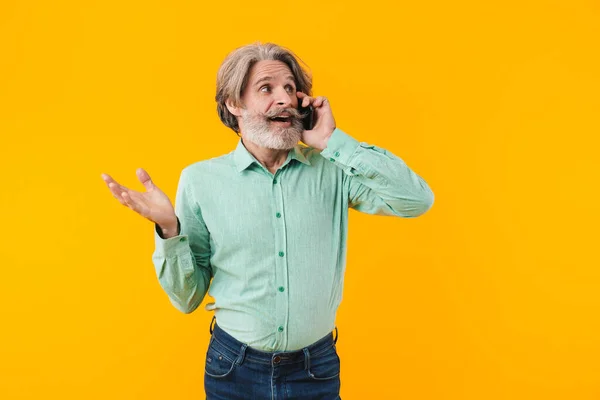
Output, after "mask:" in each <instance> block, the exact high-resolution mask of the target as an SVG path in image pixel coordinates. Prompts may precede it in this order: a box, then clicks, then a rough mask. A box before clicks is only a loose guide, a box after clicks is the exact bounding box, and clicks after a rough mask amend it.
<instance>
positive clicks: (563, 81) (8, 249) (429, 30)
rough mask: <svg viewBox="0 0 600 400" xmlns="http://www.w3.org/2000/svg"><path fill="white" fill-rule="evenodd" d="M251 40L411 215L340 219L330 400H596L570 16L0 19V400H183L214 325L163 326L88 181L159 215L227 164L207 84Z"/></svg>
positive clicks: (186, 321)
mask: <svg viewBox="0 0 600 400" xmlns="http://www.w3.org/2000/svg"><path fill="white" fill-rule="evenodd" d="M254 41H262V42H267V41H271V42H275V43H278V44H281V45H283V46H286V47H288V48H290V49H292V50H293V51H294V52H296V53H297V54H298V56H300V58H302V59H303V60H304V61H305V62H306V63H307V64H308V65H309V66H310V68H311V71H312V74H313V76H314V93H315V94H316V95H326V96H328V98H329V99H330V102H331V105H332V109H333V112H334V116H335V118H336V121H337V124H338V126H339V127H340V128H342V129H344V130H345V131H346V132H348V133H349V134H351V135H352V136H354V137H355V138H357V139H358V140H361V141H365V142H368V143H373V144H376V145H378V146H381V147H384V148H386V149H388V150H390V151H392V152H394V153H395V154H397V155H398V156H399V157H401V158H403V159H404V160H405V161H406V162H407V164H408V165H409V166H410V167H411V168H412V169H413V170H415V171H416V172H417V173H418V174H420V175H421V176H422V177H423V178H424V179H425V180H426V181H427V182H428V183H429V185H430V186H431V188H432V189H433V191H434V193H435V204H434V206H433V208H432V209H431V210H430V211H429V212H428V213H427V214H425V215H424V216H422V217H419V218H416V219H401V218H398V219H394V218H384V217H375V216H369V215H361V214H359V213H357V212H354V211H353V212H351V221H350V237H349V258H348V265H347V274H346V282H345V291H344V300H343V302H342V305H341V307H340V309H339V313H338V320H337V322H338V327H339V334H340V339H339V342H338V343H339V352H340V355H341V358H342V398H343V399H345V400H356V399H410V400H433V399H435V400H446V399H448V400H481V399H486V400H488V399H489V400H496V399H509V400H513V399H514V400H521V399H523V400H532V399H534V400H537V399H544V400H549V399H564V400H571V399H577V400H587V399H599V398H600V366H599V363H598V360H599V359H600V262H599V261H600V258H599V257H598V250H599V249H598V248H599V245H598V237H599V235H598V233H597V231H598V223H599V222H600V218H599V212H598V205H597V195H598V193H599V190H598V188H597V186H598V183H599V179H598V175H599V172H600V171H599V170H600V168H599V158H600V157H599V156H598V154H597V153H598V150H599V146H598V144H599V143H598V139H597V136H598V134H599V133H600V122H599V117H600V112H599V111H600V100H599V99H600V95H599V93H600V74H599V72H600V5H599V3H598V2H597V1H592V0H587V1H584V0H573V1H566V0H564V1H540V0H534V1H525V2H523V1H516V0H509V1H503V2H500V1H497V2H482V1H473V0H471V1H469V0H458V1H453V2H450V1H440V0H437V1H432V2H422V3H419V2H412V1H411V2H409V1H405V2H395V1H375V2H351V1H345V2H344V1H320V2H296V3H291V2H261V1H256V2H244V1H238V0H233V1H222V2H210V1H209V2H206V1H205V2H200V1H189V0H188V1H170V2H168V1H159V0H155V1H139V0H135V1H133V0H132V1H123V0H122V1H116V0H105V1H99V0H94V1H92V0H88V1H85V0H84V1H74V0H54V1H50V0H48V1H29V0H22V1H11V0H8V1H7V0H4V1H3V2H1V3H0V162H1V164H0V167H1V168H0V185H1V196H0V217H1V219H0V224H1V227H2V228H1V230H0V246H1V247H0V304H1V309H0V311H1V315H0V317H1V319H0V321H1V326H0V398H1V399H49V398H52V399H54V398H55V399H108V398H111V399H201V398H204V397H203V392H202V390H203V371H204V370H203V363H204V359H205V352H206V346H207V343H208V338H209V333H208V324H209V322H210V319H211V317H212V314H210V313H208V312H206V311H204V310H203V307H201V308H199V309H198V310H197V311H196V312H194V313H193V314H190V315H184V314H181V313H179V312H178V311H177V310H176V309H175V308H173V307H172V306H171V305H170V303H169V301H168V299H167V297H166V295H165V294H164V293H163V292H162V290H161V288H160V287H159V285H158V281H157V279H156V276H155V273H154V269H153V265H152V262H151V254H152V251H153V249H154V247H153V246H154V243H153V226H152V224H151V223H150V222H149V221H147V220H145V219H143V218H142V217H140V216H138V215H136V214H135V213H133V212H132V211H131V210H129V209H128V208H125V207H123V206H121V205H120V204H119V203H118V202H117V201H116V200H115V199H114V198H113V197H112V196H111V195H110V193H109V191H108V189H107V188H106V186H105V185H104V182H103V181H102V179H101V177H100V174H101V173H102V172H106V173H109V174H111V175H112V176H113V177H115V179H117V180H118V181H120V182H121V183H123V184H125V185H128V186H130V187H132V188H135V189H138V190H141V189H142V186H141V184H139V182H137V179H136V177H135V169H136V168H138V167H144V168H145V169H146V170H147V171H148V172H149V173H150V175H151V176H152V178H153V179H154V181H155V183H156V184H157V185H159V187H161V188H162V189H163V190H164V191H165V192H166V193H167V194H168V195H169V196H170V197H171V199H174V195H175V190H176V186H177V180H178V177H179V173H180V171H181V170H182V168H183V167H185V166H187V165H189V164H191V163H193V162H196V161H199V160H202V159H206V158H209V157H214V156H219V155H221V154H224V153H227V152H229V151H231V150H233V149H234V147H235V145H236V143H237V137H236V135H235V134H234V133H233V132H232V131H230V130H228V129H227V128H225V127H224V126H223V125H222V124H221V123H220V121H219V119H218V117H217V113H216V106H215V102H214V94H215V93H214V92H215V80H216V72H217V69H218V67H219V65H220V63H221V61H222V60H223V58H224V57H225V56H226V55H227V53H228V52H230V51H231V50H233V49H234V48H236V47H239V46H241V45H244V44H247V43H251V42H254ZM207 300H208V299H206V300H205V302H206V301H207Z"/></svg>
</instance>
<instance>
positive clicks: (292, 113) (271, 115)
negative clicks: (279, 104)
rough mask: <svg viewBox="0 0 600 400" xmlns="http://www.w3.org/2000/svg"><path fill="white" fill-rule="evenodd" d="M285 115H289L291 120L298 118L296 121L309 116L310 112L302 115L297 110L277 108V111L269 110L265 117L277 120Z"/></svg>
mask: <svg viewBox="0 0 600 400" xmlns="http://www.w3.org/2000/svg"><path fill="white" fill-rule="evenodd" d="M283 113H286V114H289V115H290V117H291V118H296V119H300V118H304V117H306V116H307V115H308V112H306V113H301V112H300V111H299V110H297V109H296V108H293V107H288V108H277V109H273V110H269V111H267V112H266V113H265V114H264V116H265V117H266V118H275V117H278V116H279V115H281V114H283Z"/></svg>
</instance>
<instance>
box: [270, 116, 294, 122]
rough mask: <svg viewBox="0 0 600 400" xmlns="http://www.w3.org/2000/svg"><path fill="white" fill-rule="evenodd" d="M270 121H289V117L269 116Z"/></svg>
mask: <svg viewBox="0 0 600 400" xmlns="http://www.w3.org/2000/svg"><path fill="white" fill-rule="evenodd" d="M269 119H270V120H271V121H276V122H290V121H291V118H290V117H273V118H269Z"/></svg>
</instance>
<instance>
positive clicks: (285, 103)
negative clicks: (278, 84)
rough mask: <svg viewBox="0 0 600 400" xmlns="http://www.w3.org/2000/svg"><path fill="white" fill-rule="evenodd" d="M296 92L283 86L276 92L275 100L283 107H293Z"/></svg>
mask: <svg viewBox="0 0 600 400" xmlns="http://www.w3.org/2000/svg"><path fill="white" fill-rule="evenodd" d="M294 95H295V94H294V93H290V92H288V91H286V90H285V89H283V88H280V89H278V90H277V91H276V93H275V102H276V103H277V105H278V106H281V107H291V106H292V101H293V96H294Z"/></svg>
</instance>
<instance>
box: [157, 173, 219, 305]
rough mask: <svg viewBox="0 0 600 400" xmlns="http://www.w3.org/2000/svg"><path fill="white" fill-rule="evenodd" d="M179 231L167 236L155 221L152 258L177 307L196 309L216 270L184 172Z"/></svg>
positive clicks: (177, 206)
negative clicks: (211, 264) (211, 263)
mask: <svg viewBox="0 0 600 400" xmlns="http://www.w3.org/2000/svg"><path fill="white" fill-rule="evenodd" d="M175 214H176V215H177V216H178V218H177V224H178V225H177V226H178V229H177V232H176V235H175V236H171V235H170V234H169V235H167V236H171V237H168V238H167V239H165V238H164V237H163V236H162V230H161V228H160V227H159V226H158V225H156V224H155V227H154V238H155V250H154V253H153V255H152V261H153V263H154V267H155V269H156V275H157V277H158V281H159V283H160V285H161V287H162V288H163V289H164V291H165V292H166V293H167V295H168V296H169V299H170V301H171V303H172V304H173V306H175V308H177V309H178V310H179V311H181V312H183V313H186V314H188V313H191V312H192V311H194V310H195V309H196V308H197V307H198V306H199V305H200V303H201V302H202V300H203V299H204V296H205V295H206V291H207V290H208V286H209V284H210V279H211V277H212V269H211V266H210V236H209V232H208V229H207V228H206V224H205V223H204V220H203V219H202V213H201V211H200V208H199V207H198V206H197V202H196V201H194V198H193V197H192V196H191V190H189V188H188V187H187V182H186V170H184V171H182V173H181V177H180V179H179V185H178V188H177V196H176V198H175Z"/></svg>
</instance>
